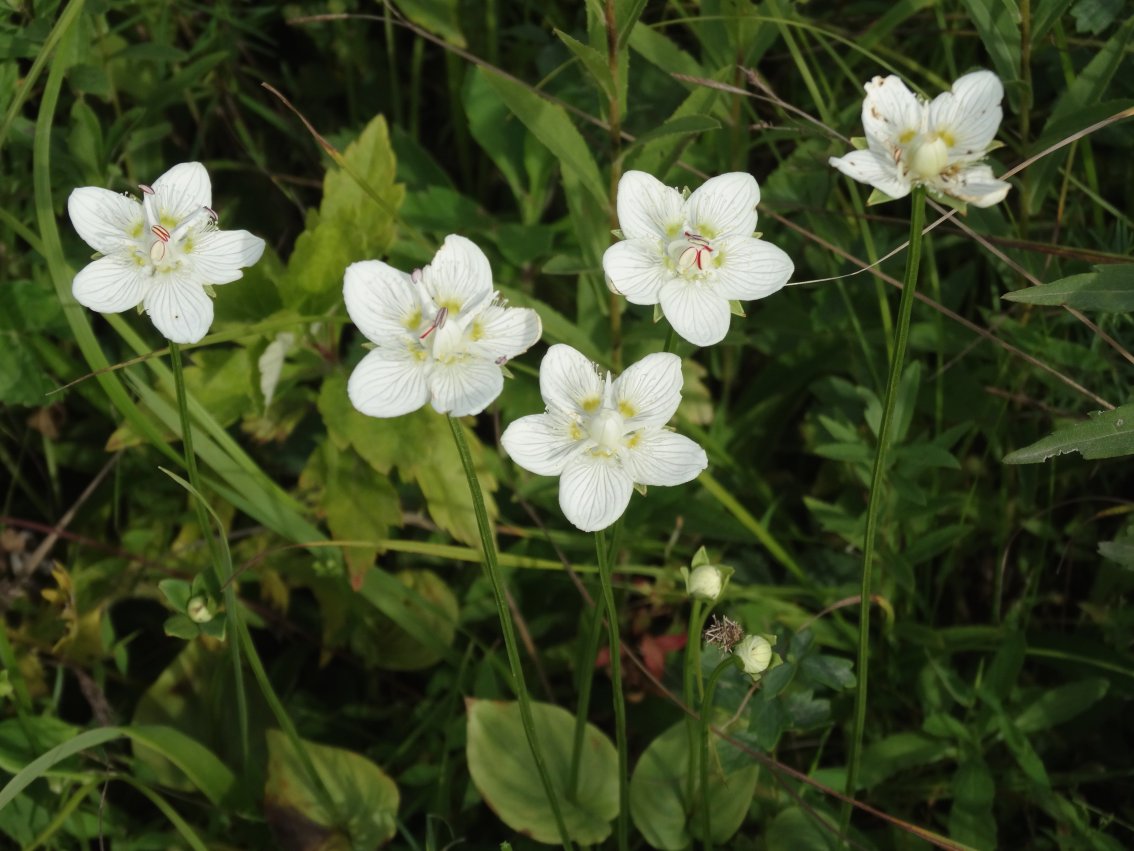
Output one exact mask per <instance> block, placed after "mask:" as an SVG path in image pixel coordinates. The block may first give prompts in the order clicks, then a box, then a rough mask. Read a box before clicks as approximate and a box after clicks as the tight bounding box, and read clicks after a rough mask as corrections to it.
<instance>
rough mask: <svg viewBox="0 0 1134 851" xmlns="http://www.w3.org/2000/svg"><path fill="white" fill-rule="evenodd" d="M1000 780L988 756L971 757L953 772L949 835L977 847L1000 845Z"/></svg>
mask: <svg viewBox="0 0 1134 851" xmlns="http://www.w3.org/2000/svg"><path fill="white" fill-rule="evenodd" d="M995 800H996V781H995V780H994V779H993V777H992V772H991V771H989V770H988V766H987V765H986V764H985V762H984V760H982V759H980V758H979V757H975V758H969V759H967V760H965V761H964V762H962V763H961V764H960V765H959V766H957V770H956V772H955V773H954V774H953V805H952V807H950V808H949V836H950V837H951V838H953V839H955V840H957V841H958V842H963V843H965V844H966V845H971V846H972V847H973V848H977V849H980V850H981V851H984V849H993V848H996V818H995V816H994V815H993V812H992V805H993V803H994V802H995Z"/></svg>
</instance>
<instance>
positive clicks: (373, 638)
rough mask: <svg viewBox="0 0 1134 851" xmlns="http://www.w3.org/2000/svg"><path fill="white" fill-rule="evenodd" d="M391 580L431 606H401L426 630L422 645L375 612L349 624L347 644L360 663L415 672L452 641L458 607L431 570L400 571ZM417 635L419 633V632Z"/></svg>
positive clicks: (432, 662)
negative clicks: (363, 619) (348, 640)
mask: <svg viewBox="0 0 1134 851" xmlns="http://www.w3.org/2000/svg"><path fill="white" fill-rule="evenodd" d="M394 579H395V580H396V581H398V582H400V583H402V584H403V585H404V586H406V588H409V589H410V590H411V591H412V592H413V593H414V594H416V595H418V596H419V597H420V598H421V599H423V600H425V601H426V602H427V603H429V604H431V606H428V607H427V606H421V605H418V604H415V603H414V602H413V601H412V599H411V601H410V602H408V603H406V604H405V605H403V606H401V608H402V610H403V611H404V613H405V615H406V616H408V617H409V618H411V619H413V620H416V621H417V622H418V623H419V624H420V627H421V629H423V630H425V631H426V632H428V633H429V636H430V642H429V643H428V644H424V643H422V642H421V641H419V640H418V639H417V638H416V637H415V636H414V635H413V634H411V633H409V632H407V631H406V630H405V629H403V628H402V627H400V626H399V625H398V624H397V623H395V622H394V621H393V620H391V619H390V618H388V617H385V616H383V615H381V614H378V613H377V612H375V613H374V616H373V617H372V618H370V619H368V620H367V621H364V622H363V623H356V624H352V625H351V633H350V646H351V650H352V651H354V652H355V653H357V654H358V655H359V656H360V657H361V658H362V659H363V661H364V662H366V663H368V664H370V665H373V666H374V667H375V668H381V669H383V670H387V671H417V670H421V669H422V668H428V667H430V666H432V665H436V664H437V663H438V662H440V661H441V660H442V659H444V658H445V655H446V654H445V653H444V652H443V650H438V646H440V647H441V648H447V647H449V646H450V645H451V644H452V643H453V635H454V633H455V632H456V625H457V619H458V617H459V615H460V606H459V605H458V603H457V597H456V595H455V594H453V592H452V591H451V590H450V589H449V586H448V585H446V584H445V580H443V579H442V578H441V577H440V576H438V575H437V574H436V573H434V572H433V571H431V570H400V571H398V572H397V573H395V574H394ZM419 634H420V633H419Z"/></svg>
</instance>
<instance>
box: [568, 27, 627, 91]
mask: <svg viewBox="0 0 1134 851" xmlns="http://www.w3.org/2000/svg"><path fill="white" fill-rule="evenodd" d="M555 35H556V36H557V37H558V39H559V40H560V41H561V42H563V43H564V44H565V45H567V49H568V50H570V51H571V52H572V53H573V54H575V58H576V59H578V60H579V62H580V63H581V64H582V66H583V68H584V69H585V70H586V72H587V76H589V77H590V79H591V82H593V83H594V84H595V86H596V87H597V88H598V90H599V92H600V93H601V94H602V95H603V96H604V97H606V98H607V99H608V100H611V99H613V98H614V97H616V96H617V92H616V91H615V88H614V78H613V77H611V76H610V65H609V64H608V63H607V59H606V57H605V56H604V55H602V54H601V53H599V52H598V51H597V50H595V49H594V48H593V47H591V46H590V45H589V44H583V43H582V42H581V41H579V40H578V39H576V38H572V37H571V36H569V35H568V34H567V33H565V32H563V30H559V29H557V30H555Z"/></svg>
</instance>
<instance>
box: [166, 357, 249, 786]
mask: <svg viewBox="0 0 1134 851" xmlns="http://www.w3.org/2000/svg"><path fill="white" fill-rule="evenodd" d="M169 359H170V365H171V366H172V367H173V386H174V389H175V391H176V393H177V410H178V413H179V414H180V415H181V443H182V446H183V448H184V450H185V469H186V471H187V472H188V474H189V484H191V485H192V486H193V489H194V490H196V492H197V495H198V496H196V497H194V498H193V499H191V500H190V501H191V502H192V503H193V508H194V509H195V510H196V513H197V526H198V527H199V528H200V530H201V535H202V536H203V537H204V539H205V542H206V544H207V546H208V548H209V557H210V558H211V559H212V562H213V568H214V570H215V571H216V574H217V581H218V582H219V583H220V586H221V588H223V589H224V609H225V612H227V616H228V621H229V627H230V628H231V629H232V631H233V633H236V632H237V630H238V627H239V623H240V608H239V604H238V603H237V599H236V583H235V582H232V581H231V579H232V571H231V570H230V569H229V568H228V566H227V564H228V563H227V561H226V560H225V559H224V558H221V554H220V552H219V551H218V549H217V542H216V540H215V539H214V538H213V536H212V534H211V533H210V531H209V529H210V526H209V516H208V514H207V513H206V511H205V506H204V505H203V504H202V503H201V499H203V498H204V493H205V491H204V489H203V488H202V486H201V474H200V473H199V472H198V470H197V453H196V452H194V451H193V427H192V421H191V419H190V417H189V399H188V394H187V393H186V392H185V371H184V369H183V367H182V364H181V346H179V345H178V344H177V343H174V342H172V341H171V342H170V344H169ZM229 654H230V656H231V658H232V671H233V678H234V686H235V688H236V717H237V724H238V725H239V730H240V756H241V764H242V765H243V766H244V770H245V771H247V770H248V765H249V758H250V756H249V755H250V749H249V745H248V700H247V697H246V696H245V694H244V670H243V666H242V665H241V663H240V642H239V641H230V642H229Z"/></svg>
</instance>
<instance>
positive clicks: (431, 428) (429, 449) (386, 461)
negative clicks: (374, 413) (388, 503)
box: [318, 375, 497, 544]
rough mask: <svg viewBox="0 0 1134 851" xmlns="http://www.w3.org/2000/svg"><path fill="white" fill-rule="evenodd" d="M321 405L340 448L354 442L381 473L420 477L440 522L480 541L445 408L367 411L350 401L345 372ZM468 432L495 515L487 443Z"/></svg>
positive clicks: (327, 385) (327, 387)
mask: <svg viewBox="0 0 1134 851" xmlns="http://www.w3.org/2000/svg"><path fill="white" fill-rule="evenodd" d="M318 406H319V412H320V413H321V414H322V415H323V421H324V422H325V423H326V426H327V433H328V434H329V435H330V437H331V440H332V441H334V443H335V446H336V447H337V448H339V449H340V450H341V449H345V448H346V447H348V446H353V447H354V450H355V451H356V452H357V453H358V454H359V455H361V456H362V458H363V459H364V460H365V461H366V462H367V463H368V464H370V466H371V467H373V468H374V469H375V470H376V471H377V472H378V473H381V474H382V475H388V474H389V473H390V471H391V470H393V469H397V471H398V475H399V477H400V478H401V479H403V480H405V481H416V482H417V484H418V486H419V487H420V488H421V492H422V494H423V495H424V497H425V501H426V504H427V506H428V508H429V513H430V515H431V516H432V518H433V520H434V522H435V523H437V525H438V526H440V527H441V528H442V529H444V530H445V531H446V532H448V533H449V534H451V535H452V536H453V537H454V538H456V539H457V540H459V541H461V542H463V543H466V544H475V543H476V542H479V540H480V535H479V533H478V531H477V526H476V517H475V516H474V515H473V509H472V496H471V495H470V494H469V486H468V482H467V481H466V480H465V473H464V469H463V468H462V467H461V461H460V458H459V457H458V456H457V449H456V446H455V445H454V444H453V436H452V434H450V433H449V426H448V424H447V423H446V422H445V418H444V417H443V416H442V415H441V414H438V413H436V412H435V411H434V410H433V409H432V408H429V407H428V406H427V407H426V408H423V409H422V410H420V411H415V412H414V413H412V414H407V415H406V416H404V417H397V418H394V419H376V418H374V417H366V416H363V415H362V414H360V413H358V411H356V410H355V409H354V408H353V407H352V406H351V404H350V399H349V398H348V397H347V392H346V377H345V376H343V375H333V376H331V377H330V378H328V379H326V380H325V381H324V382H323V387H322V390H321V391H320V393H319V403H318ZM462 428H465V426H462ZM466 437H467V439H468V441H469V448H470V450H471V451H472V455H473V462H474V463H475V464H476V466H477V474H478V476H479V477H480V483H481V489H482V490H483V491H484V500H485V505H486V507H487V509H488V516H489V519H490V520H492V519H495V518H496V515H497V508H496V503H495V502H494V501H493V499H492V494H493V493H494V492H495V491H496V480H495V479H494V478H493V477H492V476H491V474H489V473H488V472H487V471H486V470H485V468H484V452H485V450H484V446H483V444H481V442H480V441H479V440H478V439H477V437H476V435H475V434H474V433H473V432H472V430H471V429H467V434H466Z"/></svg>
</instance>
